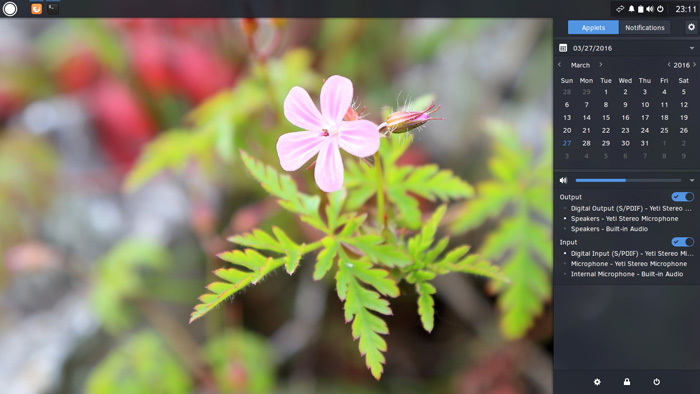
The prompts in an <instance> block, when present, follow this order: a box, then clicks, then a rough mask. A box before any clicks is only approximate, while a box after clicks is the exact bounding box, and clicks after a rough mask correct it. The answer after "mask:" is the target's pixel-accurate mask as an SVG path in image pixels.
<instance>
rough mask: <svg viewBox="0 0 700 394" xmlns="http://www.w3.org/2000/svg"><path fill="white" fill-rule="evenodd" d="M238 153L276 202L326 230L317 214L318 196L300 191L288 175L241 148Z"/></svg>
mask: <svg viewBox="0 0 700 394" xmlns="http://www.w3.org/2000/svg"><path fill="white" fill-rule="evenodd" d="M240 153H241V159H242V160H243V163H244V164H245V166H246V168H248V171H250V173H251V175H253V177H254V178H255V179H256V180H257V181H258V182H260V185H261V186H262V187H263V189H265V190H266V191H267V192H268V193H270V194H272V195H273V196H275V197H277V198H278V203H279V204H280V206H282V208H284V209H286V210H288V211H289V212H292V213H296V214H299V215H300V217H301V220H303V221H304V222H306V223H308V224H309V225H311V226H313V227H315V228H317V229H319V230H321V231H323V232H327V231H328V227H327V226H326V224H325V223H324V222H323V220H322V219H321V216H320V215H319V205H320V204H321V199H320V198H319V197H318V196H310V195H308V194H304V193H301V192H300V191H299V189H297V186H296V184H295V183H294V181H293V180H292V178H290V177H289V176H287V175H281V174H279V173H278V172H277V171H276V170H275V169H274V168H272V167H271V166H269V165H265V164H263V163H262V162H260V161H258V160H255V159H254V158H253V157H252V156H250V155H249V154H248V153H246V152H245V151H243V150H241V151H240Z"/></svg>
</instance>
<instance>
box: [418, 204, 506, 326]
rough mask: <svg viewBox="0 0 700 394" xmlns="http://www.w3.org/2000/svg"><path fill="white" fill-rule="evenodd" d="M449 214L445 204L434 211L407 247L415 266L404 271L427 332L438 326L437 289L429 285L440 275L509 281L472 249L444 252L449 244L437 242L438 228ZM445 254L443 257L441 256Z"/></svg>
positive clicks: (460, 248) (465, 248)
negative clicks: (472, 276)
mask: <svg viewBox="0 0 700 394" xmlns="http://www.w3.org/2000/svg"><path fill="white" fill-rule="evenodd" d="M446 211H447V207H446V206H445V205H442V206H440V207H439V208H438V209H436V210H435V212H434V213H433V216H432V217H431V218H430V219H429V220H428V221H427V222H425V223H424V225H423V227H422V228H421V231H420V232H419V233H418V234H416V235H414V236H413V237H411V238H410V239H409V240H408V242H407V245H406V248H407V250H408V254H409V255H410V256H411V258H412V259H413V262H414V263H413V264H412V265H411V266H409V267H407V268H406V269H405V270H404V274H405V275H406V280H407V281H408V282H409V283H412V284H414V285H415V288H416V292H417V293H418V314H419V315H420V317H421V323H422V324H423V328H425V330H426V331H428V332H430V331H432V330H433V327H434V324H435V317H434V315H435V301H434V300H433V294H435V292H436V290H435V287H434V286H433V285H432V284H431V283H430V281H431V280H433V279H435V277H436V276H437V275H444V274H448V273H450V272H462V273H466V274H472V275H479V276H485V277H487V278H490V279H494V280H498V281H504V282H506V281H507V280H508V279H507V277H506V275H504V273H503V272H501V269H500V268H499V267H497V266H495V265H492V264H491V263H489V262H488V261H485V260H483V259H481V258H480V257H479V256H478V255H474V254H469V249H470V248H469V246H466V245H462V246H458V247H456V248H454V249H451V250H449V251H448V252H446V253H444V252H445V250H446V249H447V245H448V243H449V239H448V238H443V239H441V240H440V241H438V242H437V243H435V235H436V234H437V231H438V226H439V225H440V223H441V222H442V219H443V217H444V216H445V213H446ZM443 253H444V255H443V256H442V257H441V258H440V255H442V254H443Z"/></svg>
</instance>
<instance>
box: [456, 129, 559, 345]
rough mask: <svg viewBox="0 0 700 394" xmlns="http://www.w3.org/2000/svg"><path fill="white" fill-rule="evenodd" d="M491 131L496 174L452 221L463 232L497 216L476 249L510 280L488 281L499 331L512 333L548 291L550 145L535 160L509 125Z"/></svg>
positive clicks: (528, 322)
mask: <svg viewBox="0 0 700 394" xmlns="http://www.w3.org/2000/svg"><path fill="white" fill-rule="evenodd" d="M490 132H491V135H492V136H493V137H494V138H495V155H494V157H493V158H492V159H491V160H490V162H489V169H490V171H491V173H492V174H493V176H494V178H493V179H491V180H487V181H484V182H481V183H479V184H478V185H477V187H476V188H477V194H476V197H475V198H473V199H471V200H470V201H468V202H467V203H466V204H465V206H464V208H463V214H462V215H460V217H459V218H457V219H456V220H455V221H454V222H453V223H452V224H451V227H452V230H453V231H454V232H456V233H463V232H466V231H470V230H473V229H476V228H479V227H481V226H482V225H483V224H484V223H486V222H487V221H489V220H498V225H497V227H496V229H495V230H493V231H492V232H491V233H489V234H488V236H487V237H486V238H485V240H484V242H483V244H482V246H481V248H480V250H479V252H480V253H481V254H482V255H483V256H484V258H487V259H489V260H492V261H500V264H501V266H502V269H503V274H505V275H506V276H507V277H508V278H509V279H510V283H505V282H502V281H492V282H491V283H490V284H489V285H490V288H491V289H492V290H493V291H494V292H496V293H498V300H497V304H498V306H499V308H500V309H501V311H502V317H501V331H502V332H503V334H504V336H505V337H507V338H513V339H514V338H520V337H522V336H523V335H524V334H525V333H526V332H527V330H528V329H529V328H530V327H531V326H532V323H533V322H534V319H535V317H536V316H537V315H539V314H540V313H541V312H542V310H543V304H544V302H546V301H547V300H548V299H549V298H550V297H551V282H550V278H549V271H550V270H551V266H552V239H551V233H550V231H551V230H550V221H551V218H552V196H551V179H552V177H551V152H550V150H551V149H550V150H548V151H546V152H544V153H543V154H542V157H540V158H539V159H538V160H537V161H535V160H534V159H533V157H532V155H531V154H530V153H529V152H528V151H527V150H526V149H523V148H522V147H521V146H520V144H519V143H518V139H517V138H514V132H513V130H511V129H510V128H509V127H508V126H507V125H504V124H501V123H493V124H491V125H490ZM548 148H551V144H549V145H548ZM533 169H534V170H533ZM460 265H461V267H462V268H465V269H467V270H470V271H471V270H477V271H479V270H488V269H489V268H488V267H487V266H485V265H481V263H476V264H473V265H469V266H468V267H467V266H465V263H464V262H462V263H460Z"/></svg>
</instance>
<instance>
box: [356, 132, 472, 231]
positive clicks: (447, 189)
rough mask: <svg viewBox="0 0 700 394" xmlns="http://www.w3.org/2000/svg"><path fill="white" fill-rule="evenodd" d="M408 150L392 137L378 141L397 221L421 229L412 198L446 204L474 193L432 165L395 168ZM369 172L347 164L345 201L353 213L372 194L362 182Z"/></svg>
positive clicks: (371, 186)
mask: <svg viewBox="0 0 700 394" xmlns="http://www.w3.org/2000/svg"><path fill="white" fill-rule="evenodd" d="M407 146H408V142H407V141H406V139H405V138H400V137H395V138H392V139H391V141H386V140H382V144H381V146H380V149H379V153H380V157H381V159H382V163H383V168H384V169H385V182H386V185H385V187H386V194H387V198H388V199H389V201H390V202H391V204H392V206H394V207H395V208H396V211H397V212H396V213H397V220H399V222H400V223H401V224H403V225H404V226H406V227H408V228H410V229H418V228H420V227H421V212H420V209H419V203H418V200H417V199H416V197H415V196H420V197H423V198H425V199H427V200H430V201H443V202H444V201H448V200H450V199H452V200H456V199H462V198H467V197H470V196H471V195H472V194H473V193H474V190H473V188H472V187H471V186H470V185H469V184H468V183H467V182H466V181H464V180H462V179H460V178H459V177H457V176H456V175H454V174H453V173H452V171H450V170H440V168H439V167H438V166H437V165H435V164H428V165H424V166H398V165H396V161H397V160H398V158H399V157H400V156H401V154H403V152H404V151H405V150H406V147H407ZM371 171H373V169H371V168H369V167H368V166H365V165H362V164H358V163H349V164H348V167H347V175H346V187H347V188H348V189H352V190H353V193H352V197H351V198H350V199H349V200H348V206H349V207H350V209H356V208H358V207H360V206H362V205H363V204H364V203H366V202H367V200H369V199H370V198H371V197H372V196H373V195H374V194H375V192H376V189H375V188H374V187H373V185H371V184H368V182H366V179H367V178H368V177H372V176H373V175H372V174H370V172H371Z"/></svg>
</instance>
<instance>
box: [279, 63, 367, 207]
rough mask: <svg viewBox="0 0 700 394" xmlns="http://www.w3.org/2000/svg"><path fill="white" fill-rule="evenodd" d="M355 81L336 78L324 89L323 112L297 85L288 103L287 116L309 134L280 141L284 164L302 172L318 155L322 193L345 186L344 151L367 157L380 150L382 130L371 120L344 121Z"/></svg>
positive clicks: (289, 135) (316, 173)
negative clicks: (302, 168)
mask: <svg viewBox="0 0 700 394" xmlns="http://www.w3.org/2000/svg"><path fill="white" fill-rule="evenodd" d="M352 97H353V89H352V82H351V81H350V80H349V79H347V78H345V77H341V76H339V75H334V76H332V77H330V78H328V80H326V82H325V83H324V84H323V87H322V88H321V112H318V109H317V108H316V106H315V105H314V103H313V102H312V101H311V97H309V94H308V93H307V92H306V90H304V89H302V88H300V87H298V86H295V87H293V88H292V90H290V91H289V94H287V98H286V99H285V100H284V116H286V117H287V120H289V122H291V123H292V124H293V125H295V126H297V127H301V128H302V129H304V130H305V131H297V132H294V133H287V134H284V135H283V136H281V137H280V138H279V140H278V141H277V154H278V155H279V158H280V165H281V166H282V168H284V169H285V170H286V171H294V170H297V169H299V168H300V167H301V166H302V165H303V164H304V163H306V162H307V161H309V159H311V158H312V157H314V155H316V154H317V153H318V158H317V159H316V169H315V171H314V177H315V179H316V183H317V184H318V187H319V188H321V190H323V191H325V192H329V193H330V192H334V191H336V190H339V189H340V188H341V187H342V186H343V160H342V158H341V157H340V149H339V148H343V150H344V151H346V152H348V153H350V154H352V155H354V156H357V157H367V156H371V155H373V154H375V153H376V152H377V150H378V149H379V129H378V127H377V125H375V124H374V123H372V122H370V121H367V120H362V119H359V120H352V121H344V120H343V117H344V116H345V114H346V113H347V112H348V109H349V108H350V105H351V104H352Z"/></svg>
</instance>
